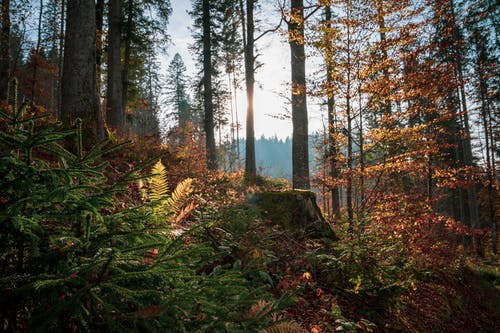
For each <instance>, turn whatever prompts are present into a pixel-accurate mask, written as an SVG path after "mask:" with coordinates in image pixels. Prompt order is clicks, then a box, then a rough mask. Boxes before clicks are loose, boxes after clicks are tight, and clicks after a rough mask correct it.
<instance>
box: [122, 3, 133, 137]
mask: <svg viewBox="0 0 500 333" xmlns="http://www.w3.org/2000/svg"><path fill="white" fill-rule="evenodd" d="M133 17H134V2H133V0H129V1H128V5H127V22H126V23H125V53H124V56H123V73H122V113H123V115H124V117H125V114H126V110H127V101H128V86H129V82H128V77H129V72H130V57H131V53H132V35H133V33H134V20H133ZM123 126H125V124H123ZM123 130H124V132H125V129H123Z"/></svg>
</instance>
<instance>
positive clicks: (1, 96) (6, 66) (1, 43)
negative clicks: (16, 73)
mask: <svg viewBox="0 0 500 333" xmlns="http://www.w3.org/2000/svg"><path fill="white" fill-rule="evenodd" d="M1 15H2V16H1V23H2V30H1V31H0V102H2V101H4V100H7V99H8V93H9V80H10V45H9V44H10V0H2V13H1Z"/></svg>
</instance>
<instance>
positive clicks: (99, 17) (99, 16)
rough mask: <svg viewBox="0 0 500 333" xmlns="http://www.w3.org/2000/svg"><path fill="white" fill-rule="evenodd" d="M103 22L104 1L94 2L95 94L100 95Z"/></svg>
mask: <svg viewBox="0 0 500 333" xmlns="http://www.w3.org/2000/svg"><path fill="white" fill-rule="evenodd" d="M103 21H104V0H97V1H96V8H95V22H96V47H95V49H96V52H95V62H96V68H97V93H98V96H100V93H101V74H102V53H103V49H102V38H103V34H104V33H103Z"/></svg>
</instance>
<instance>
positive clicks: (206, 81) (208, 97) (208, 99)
mask: <svg viewBox="0 0 500 333" xmlns="http://www.w3.org/2000/svg"><path fill="white" fill-rule="evenodd" d="M202 10H203V17H202V24H203V106H204V110H205V121H204V127H205V140H206V143H205V144H206V158H207V166H208V168H209V169H210V170H217V152H216V149H215V132H214V107H213V101H212V98H213V96H212V53H211V52H212V47H211V40H210V38H211V27H210V1H209V0H203V7H202Z"/></svg>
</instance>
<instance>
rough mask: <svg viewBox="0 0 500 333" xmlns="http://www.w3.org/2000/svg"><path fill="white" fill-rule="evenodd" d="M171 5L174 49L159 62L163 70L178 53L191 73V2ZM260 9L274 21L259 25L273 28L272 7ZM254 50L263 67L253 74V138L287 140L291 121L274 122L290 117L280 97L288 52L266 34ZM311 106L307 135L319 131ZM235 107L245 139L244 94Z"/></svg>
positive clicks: (280, 38)
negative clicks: (286, 116)
mask: <svg viewBox="0 0 500 333" xmlns="http://www.w3.org/2000/svg"><path fill="white" fill-rule="evenodd" d="M171 3H172V9H173V12H172V16H171V18H170V24H169V27H168V32H169V34H170V36H171V38H172V44H173V45H172V46H170V48H169V53H168V55H167V56H164V58H163V59H162V62H163V63H164V67H165V68H166V67H167V66H168V64H169V63H170V61H171V59H172V58H173V56H174V55H175V53H179V54H180V55H181V56H182V59H183V60H184V63H185V64H186V67H187V68H188V71H189V72H194V69H195V62H194V60H193V57H192V55H191V54H190V53H189V51H188V47H189V44H191V43H192V42H193V40H192V37H191V32H190V30H189V29H190V27H191V26H192V18H191V17H190V16H189V14H188V13H187V11H189V10H190V9H191V1H189V0H171ZM263 6H265V8H263V9H262V12H265V13H268V14H269V15H268V16H269V17H272V18H273V21H272V22H271V21H270V19H265V20H264V22H262V24H263V25H264V26H265V27H273V26H276V25H277V23H278V22H279V15H280V14H279V13H278V12H277V11H276V8H275V7H273V5H267V6H266V5H263ZM267 21H269V22H267ZM283 28H284V27H283ZM257 48H258V50H259V51H260V53H261V55H260V56H259V57H258V61H260V62H262V63H263V66H262V67H260V68H259V69H258V71H257V73H256V84H255V96H254V109H255V111H254V113H255V135H256V137H260V136H261V135H264V136H266V137H271V136H274V135H277V136H278V138H283V139H284V138H286V137H287V136H289V137H291V136H292V123H291V120H290V119H288V120H281V119H276V118H275V117H277V116H279V115H280V114H284V113H291V112H290V110H289V109H290V107H289V106H288V105H287V101H286V99H285V98H284V97H283V96H286V97H288V96H289V95H290V91H289V88H288V87H287V83H288V82H289V81H290V50H289V46H288V44H287V43H286V38H285V37H284V36H282V35H280V33H272V34H268V35H266V36H264V37H263V38H261V39H260V40H259V41H258V43H257ZM280 95H281V96H280ZM311 102H312V101H311V100H310V99H309V101H308V106H309V131H310V132H312V131H314V130H317V129H319V128H321V127H322V125H321V115H320V112H319V111H318V107H317V106H314V105H312V103H311ZM238 104H239V105H238V120H239V122H240V124H241V127H242V131H241V132H240V136H244V133H245V118H246V115H245V113H246V95H245V92H244V91H241V92H240V93H239V95H238ZM285 108H287V109H288V111H286V109H285Z"/></svg>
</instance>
